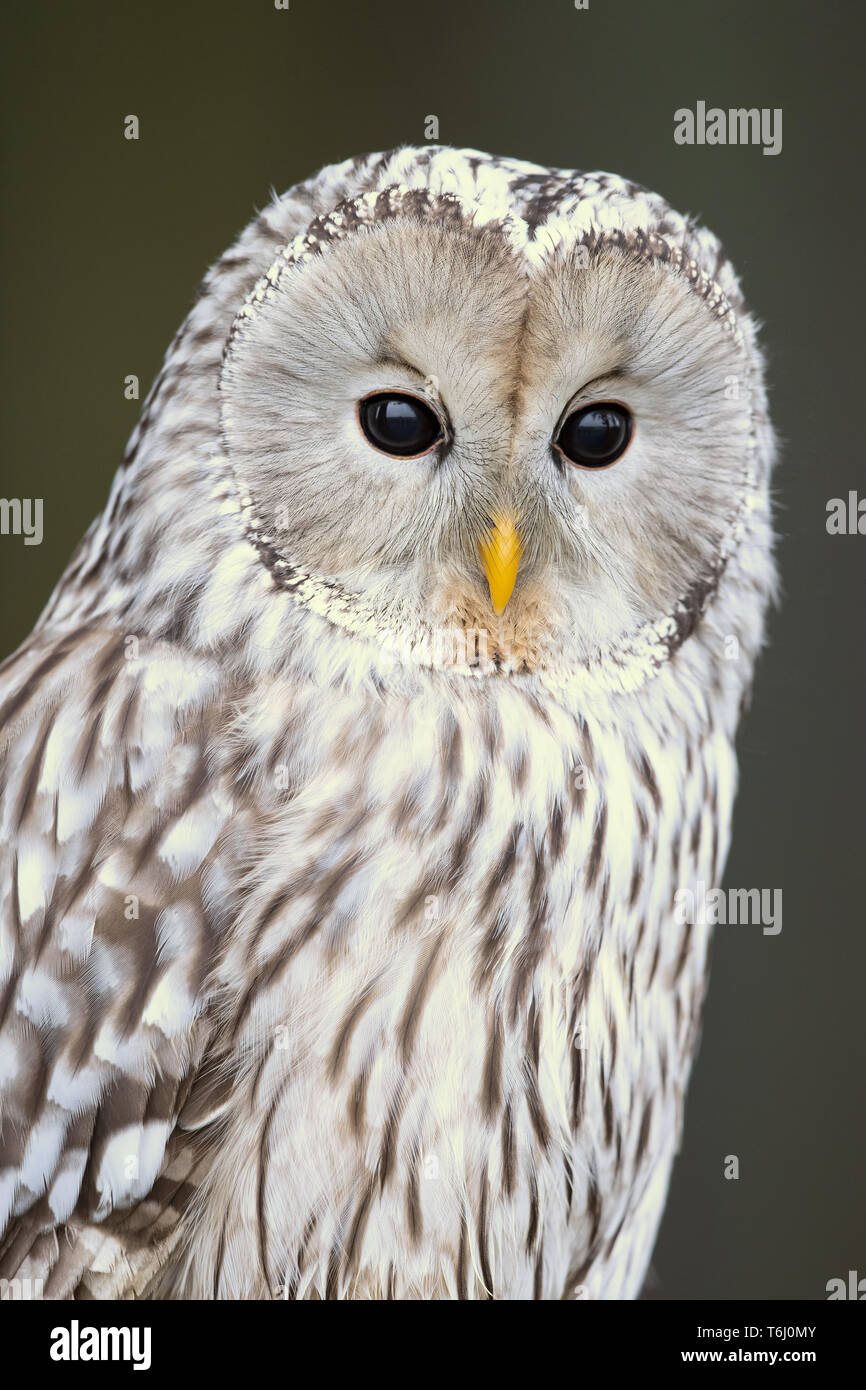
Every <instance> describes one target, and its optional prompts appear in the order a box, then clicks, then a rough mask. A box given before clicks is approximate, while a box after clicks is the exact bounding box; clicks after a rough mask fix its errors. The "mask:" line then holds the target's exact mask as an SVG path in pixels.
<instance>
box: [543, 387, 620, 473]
mask: <svg viewBox="0 0 866 1390" xmlns="http://www.w3.org/2000/svg"><path fill="white" fill-rule="evenodd" d="M631 436H632V418H631V415H630V414H629V412H628V411H627V410H626V408H625V406H624V405H620V404H619V402H618V401H610V402H607V401H603V402H600V403H599V404H598V405H588V406H585V407H584V409H583V410H576V411H575V412H574V414H573V415H569V417H568V419H567V420H566V421H565V423H564V424H563V426H562V428H561V430H560V431H559V435H558V437H557V439H556V444H557V446H558V447H559V449H560V451H561V452H562V453H563V454H564V455H565V457H566V458H567V459H568V461H569V463H574V464H576V465H577V467H578V468H607V466H608V465H609V464H611V463H615V462H616V460H617V459H618V458H620V456H621V455H622V454H624V453H625V451H626V449H627V448H628V446H629V444H630V443H631Z"/></svg>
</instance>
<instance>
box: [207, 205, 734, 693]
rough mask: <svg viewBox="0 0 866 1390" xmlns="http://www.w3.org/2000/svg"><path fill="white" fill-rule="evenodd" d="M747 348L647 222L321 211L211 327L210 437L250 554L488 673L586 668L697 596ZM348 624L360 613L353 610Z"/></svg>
mask: <svg viewBox="0 0 866 1390" xmlns="http://www.w3.org/2000/svg"><path fill="white" fill-rule="evenodd" d="M751 388H752V382H751V363H750V359H749V353H748V351H747V350H746V347H745V346H744V340H743V336H742V334H741V333H740V332H739V331H738V328H737V322H736V319H735V316H734V312H733V310H732V309H731V307H730V305H729V304H728V302H727V301H726V299H725V297H724V295H723V293H722V291H721V289H720V288H719V286H718V285H716V284H715V283H714V282H713V281H712V280H711V279H710V278H709V277H708V276H707V275H706V274H705V273H703V272H701V271H700V270H699V268H698V267H697V265H696V264H695V263H694V262H693V261H692V262H690V261H689V260H688V259H687V258H686V257H683V256H682V255H680V256H679V257H677V256H676V255H674V256H671V252H670V247H669V245H668V244H667V243H666V242H665V240H664V238H662V237H661V236H655V237H653V236H649V237H648V236H647V235H646V234H644V233H642V232H639V233H638V235H637V236H635V237H630V236H627V235H622V234H621V233H620V234H618V235H616V236H612V237H608V236H605V235H599V234H598V233H597V232H595V231H593V230H591V231H590V232H587V230H586V228H585V227H582V226H581V223H580V221H579V220H578V219H577V218H575V219H574V222H573V225H570V223H569V219H568V217H567V216H566V217H564V218H561V219H559V221H558V223H557V228H556V233H555V234H553V233H551V234H549V235H547V236H546V237H545V238H543V239H540V240H539V239H534V238H533V236H532V232H531V229H530V228H529V227H528V226H527V224H526V223H525V222H524V221H522V219H521V218H520V217H519V216H517V215H516V214H509V215H507V216H504V217H500V218H496V219H493V220H490V221H487V222H486V223H482V224H481V225H479V224H478V222H477V220H476V219H475V216H474V215H473V209H472V208H471V207H469V206H467V205H465V204H463V203H462V202H461V200H460V199H459V198H456V197H454V196H446V195H440V196H435V195H433V194H431V193H429V192H427V191H426V190H425V191H423V192H421V191H417V192H414V193H412V194H411V195H404V194H401V193H400V191H399V190H394V191H393V192H392V191H390V190H386V192H385V193H384V194H382V193H380V194H378V195H376V196H375V197H367V198H366V199H365V198H358V199H354V200H351V201H350V202H347V203H345V204H342V205H341V206H340V207H338V208H337V209H336V210H335V211H334V212H333V213H332V214H331V215H329V216H323V217H321V218H318V219H317V220H316V222H315V223H313V224H312V226H311V227H310V228H309V229H308V230H307V232H306V233H305V234H303V235H302V236H300V237H299V238H297V239H296V241H295V242H293V243H292V244H291V245H290V246H289V247H287V248H286V250H285V252H284V253H283V254H282V255H281V256H280V257H279V258H278V260H277V262H276V263H275V264H274V265H273V266H272V267H271V269H270V270H269V271H268V273H267V274H266V275H265V276H264V277H262V279H261V280H260V281H259V282H258V283H257V285H256V287H255V289H254V290H253V292H252V293H251V295H250V296H249V298H248V300H247V302H246V304H245V305H244V307H243V309H242V311H241V313H240V314H239V315H238V318H237V319H236V321H235V325H234V327H233V329H232V333H231V335H230V339H229V343H228V347H227V350H226V354H225V361H224V366H223V371H222V379H221V429H222V442H223V448H224V451H225V454H226V456H227V458H228V461H229V463H230V465H231V468H232V470H233V472H234V475H235V478H236V480H237V484H238V488H239V491H240V493H241V496H242V501H243V503H244V506H245V509H246V515H247V517H248V520H249V519H251V524H252V527H253V531H254V534H255V538H256V541H257V545H258V549H259V554H260V556H261V559H262V562H263V563H264V564H265V565H266V566H267V567H268V568H269V569H271V571H272V573H273V575H274V577H275V579H277V580H278V581H279V580H280V577H281V576H282V577H283V580H284V581H285V582H288V583H291V582H292V578H293V576H298V575H300V576H304V577H313V580H314V582H315V583H316V584H320V585H321V584H323V585H324V586H326V588H328V589H329V590H330V591H331V592H333V593H334V594H337V595H339V599H340V602H341V604H342V606H343V608H344V610H345V611H347V612H348V614H349V615H350V622H349V625H351V614H352V613H353V611H356V612H357V613H358V614H359V615H361V614H369V613H371V612H373V613H375V614H376V615H377V622H378V623H379V624H380V625H381V626H382V627H383V628H387V629H389V630H391V631H396V632H397V633H399V634H404V635H406V636H408V637H409V638H410V639H411V640H415V639H416V638H417V637H418V636H419V635H420V634H423V633H425V632H427V633H429V632H430V631H431V630H435V629H437V628H440V627H455V626H456V627H458V628H464V629H472V630H476V631H482V632H484V633H485V634H486V635H487V639H488V651H489V652H490V653H491V654H492V655H493V657H494V658H495V660H494V667H495V668H496V669H503V668H507V669H519V670H527V669H534V668H537V667H544V666H548V665H553V664H556V663H561V662H562V661H563V660H564V659H565V658H566V656H567V659H568V660H578V661H584V662H589V661H591V660H592V659H593V658H594V657H595V655H596V654H597V653H599V652H600V651H601V652H605V651H610V650H615V649H616V648H617V646H618V644H622V643H623V642H625V641H627V640H628V638H629V635H630V634H631V633H633V632H634V631H635V630H636V629H639V628H640V627H641V625H643V624H646V623H648V622H649V623H652V622H657V621H658V620H659V619H662V618H664V617H665V616H666V615H671V614H674V613H676V612H677V611H682V610H683V609H684V608H685V609H688V607H689V605H690V604H692V605H693V604H694V596H695V595H696V594H697V595H698V596H699V597H700V601H702V599H703V596H704V595H705V594H706V593H707V592H709V591H710V590H711V589H712V586H713V585H714V583H715V582H716V580H717V577H718V574H719V571H720V568H721V566H722V565H723V563H724V557H725V553H726V546H728V544H729V541H730V536H731V534H732V530H733V529H735V527H736V525H737V518H738V515H739V513H740V510H741V507H742V503H743V495H744V491H745V490H746V489H747V487H748V475H749V466H750V461H751V460H750V455H749V449H750V447H751V443H752V414H751V411H752V389H751ZM359 624H360V617H359Z"/></svg>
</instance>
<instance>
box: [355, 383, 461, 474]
mask: <svg viewBox="0 0 866 1390" xmlns="http://www.w3.org/2000/svg"><path fill="white" fill-rule="evenodd" d="M358 423H359V424H360V426H361V429H362V430H363V432H364V434H365V435H366V437H367V439H368V440H369V442H370V443H371V444H372V445H373V448H374V449H379V450H380V451H381V453H383V454H392V455H393V456H394V457H395V458H402V459H406V458H420V456H421V455H422V454H426V453H428V452H429V451H430V449H432V448H433V446H434V444H438V443H439V442H440V441H441V440H442V439H443V437H444V436H443V431H442V426H441V424H440V423H439V419H438V417H437V416H436V415H435V414H434V412H433V411H432V410H431V409H430V407H429V405H427V404H426V403H425V402H424V401H422V400H420V399H419V397H418V396H409V395H405V396H404V395H402V394H399V393H398V392H396V391H395V392H387V393H385V392H380V393H379V394H378V395H375V396H365V397H364V399H363V400H361V401H359V402H358Z"/></svg>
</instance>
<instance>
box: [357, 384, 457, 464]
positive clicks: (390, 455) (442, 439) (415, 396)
mask: <svg viewBox="0 0 866 1390" xmlns="http://www.w3.org/2000/svg"><path fill="white" fill-rule="evenodd" d="M377 396H405V397H406V398H407V399H408V400H412V401H418V402H420V404H421V405H423V406H426V407H427V409H428V410H429V411H430V414H431V415H433V416H434V417H435V419H436V422H437V424H438V425H439V433H438V435H437V436H436V438H435V439H434V440H433V442H432V444H428V445H427V448H426V449H422V450H421V451H420V453H417V454H395V453H394V452H393V451H389V450H388V449H381V448H380V447H379V445H378V444H374V443H373V441H372V439H371V438H370V436H369V435H368V434H367V432H366V430H365V429H364V426H363V425H362V423H361V406H362V405H363V404H364V402H365V401H372V400H375V399H376V397H377ZM355 423H356V425H357V426H358V429H359V430H360V431H361V435H362V437H363V439H364V441H365V443H367V444H369V446H370V448H371V449H375V451H376V453H377V454H382V455H383V456H384V457H385V458H386V459H392V460H395V459H396V460H399V462H400V463H405V462H406V461H407V460H411V459H423V458H426V457H427V455H428V454H432V453H433V451H434V449H441V448H442V446H443V445H444V444H447V443H448V430H447V427H446V425H445V422H444V421H443V419H442V416H441V415H440V414H439V411H438V410H437V409H436V407H435V406H434V404H433V402H432V401H431V400H430V399H429V397H427V396H422V395H421V394H420V392H418V391H408V390H406V389H405V388H404V387H402V386H401V387H397V388H394V389H392V390H388V389H385V390H384V391H383V390H382V389H381V388H379V389H377V390H375V391H367V392H365V394H364V395H363V396H359V398H358V400H357V401H356V402H355Z"/></svg>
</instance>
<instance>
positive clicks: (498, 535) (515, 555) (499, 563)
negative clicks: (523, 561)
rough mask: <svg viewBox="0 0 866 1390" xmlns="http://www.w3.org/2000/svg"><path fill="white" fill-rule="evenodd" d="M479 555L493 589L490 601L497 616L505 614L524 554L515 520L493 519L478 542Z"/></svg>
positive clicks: (499, 517) (507, 517)
mask: <svg viewBox="0 0 866 1390" xmlns="http://www.w3.org/2000/svg"><path fill="white" fill-rule="evenodd" d="M478 553H479V555H480V556H481V563H482V565H483V566H484V573H485V574H486V575H487V583H488V584H489V586H490V602H491V603H492V604H493V611H494V613H496V614H497V616H498V615H499V614H500V613H504V612H505V605H506V604H507V602H508V600H509V599H510V598H511V595H512V593H513V591H514V584H515V581H516V579H517V569H518V566H519V564H520V557H521V555H522V554H523V541H522V540H521V539H520V532H519V531H518V529H517V526H516V525H515V522H514V518H513V517H511V516H507V515H506V516H497V517H494V519H493V528H492V530H490V531H488V532H487V534H486V535H485V536H484V538H483V540H481V541H479V543H478Z"/></svg>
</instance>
